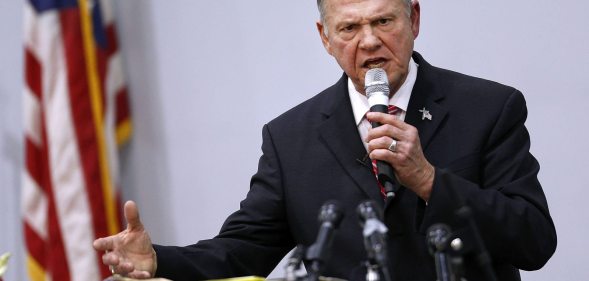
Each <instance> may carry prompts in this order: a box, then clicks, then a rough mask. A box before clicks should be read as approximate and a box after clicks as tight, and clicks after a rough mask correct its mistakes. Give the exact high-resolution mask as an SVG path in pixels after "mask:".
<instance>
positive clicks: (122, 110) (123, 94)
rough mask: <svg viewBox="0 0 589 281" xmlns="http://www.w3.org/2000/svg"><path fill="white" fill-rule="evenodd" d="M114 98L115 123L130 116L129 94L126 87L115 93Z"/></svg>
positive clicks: (119, 122)
mask: <svg viewBox="0 0 589 281" xmlns="http://www.w3.org/2000/svg"><path fill="white" fill-rule="evenodd" d="M115 98H116V117H115V118H116V124H117V125H118V124H121V123H122V122H123V121H125V120H128V119H130V118H131V110H130V106H131V105H130V104H129V96H128V93H127V88H126V87H123V88H121V89H120V90H119V91H118V92H117V93H116V95H115Z"/></svg>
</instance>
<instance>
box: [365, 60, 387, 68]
mask: <svg viewBox="0 0 589 281" xmlns="http://www.w3.org/2000/svg"><path fill="white" fill-rule="evenodd" d="M383 65H384V61H374V62H368V63H366V67H368V68H378V67H381V66H383Z"/></svg>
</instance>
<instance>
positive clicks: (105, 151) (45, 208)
mask: <svg viewBox="0 0 589 281" xmlns="http://www.w3.org/2000/svg"><path fill="white" fill-rule="evenodd" d="M111 5H112V3H111V2H110V1H109V0H95V1H94V0H79V1H77V0H25V5H24V6H25V8H24V9H25V13H24V14H25V16H24V20H25V23H24V26H25V30H24V36H25V46H24V47H25V52H24V53H25V86H24V112H25V118H24V120H25V124H24V130H25V132H24V133H25V169H24V173H23V187H22V208H23V220H24V235H25V242H26V247H27V258H26V264H27V270H28V274H29V277H30V280H33V281H38V280H55V281H57V280H59V281H68V280H83V281H92V280H102V279H104V278H106V277H107V276H108V275H109V271H108V268H106V267H105V266H102V265H101V254H102V253H98V252H96V251H94V249H93V248H92V241H93V240H94V239H95V238H97V237H104V236H107V235H111V234H114V233H117V232H119V231H120V229H121V219H120V213H119V211H120V198H119V192H118V188H117V187H118V185H119V173H118V166H119V165H118V148H119V147H120V146H121V145H122V144H123V143H125V142H126V141H127V140H128V139H129V137H130V134H131V120H130V114H129V103H128V99H127V87H126V84H125V81H124V79H123V69H122V66H121V55H120V52H119V51H118V46H117V36H116V34H115V28H114V22H113V12H112V6H111Z"/></svg>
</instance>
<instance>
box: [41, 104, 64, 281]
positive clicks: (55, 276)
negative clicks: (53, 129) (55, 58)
mask: <svg viewBox="0 0 589 281" xmlns="http://www.w3.org/2000/svg"><path fill="white" fill-rule="evenodd" d="M41 99H43V96H41ZM45 119H46V118H45V115H44V112H43V111H42V113H41V136H42V140H43V143H48V142H47V129H46V127H45ZM41 161H42V163H43V164H42V165H41V166H42V167H43V169H42V171H41V174H42V176H41V178H42V180H41V182H40V185H41V187H42V189H43V190H45V191H46V194H47V203H48V210H47V234H48V238H49V239H48V241H47V243H48V244H46V245H45V251H46V253H47V255H46V260H45V264H46V266H47V267H46V268H47V271H48V272H49V274H50V275H51V278H52V280H63V281H69V280H70V275H69V266H68V263H67V262H66V261H67V259H66V254H65V248H64V244H63V236H62V235H61V228H60V224H59V217H58V215H57V207H56V203H55V196H54V193H53V184H52V182H51V176H50V175H51V173H50V171H51V166H50V163H49V148H48V147H47V146H44V147H43V149H41Z"/></svg>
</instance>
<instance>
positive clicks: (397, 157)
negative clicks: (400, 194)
mask: <svg viewBox="0 0 589 281" xmlns="http://www.w3.org/2000/svg"><path fill="white" fill-rule="evenodd" d="M366 117H367V118H368V121H370V122H379V123H381V124H382V125H381V126H380V127H377V128H374V129H370V131H369V132H368V137H367V138H366V140H365V141H366V142H367V143H368V152H369V153H370V159H376V160H381V161H386V162H388V163H389V164H391V166H393V168H394V170H395V176H396V177H397V180H398V181H399V183H401V184H402V185H403V186H406V187H407V188H409V189H411V190H412V191H413V192H415V193H416V194H417V196H419V197H421V198H422V199H423V200H425V201H426V202H427V201H429V196H430V194H431V191H432V186H433V181H434V173H435V169H434V167H433V166H432V165H431V164H430V163H429V162H428V161H427V159H425V156H424V155H423V151H422V149H421V143H420V142H419V135H418V132H417V129H415V127H413V126H411V125H409V124H407V123H405V122H403V121H401V120H398V119H397V118H396V117H395V116H394V115H389V114H384V113H378V112H368V113H367V114H366ZM393 139H395V140H396V141H397V145H396V148H395V151H394V152H392V151H390V150H389V149H388V148H389V146H390V145H391V142H392V141H393Z"/></svg>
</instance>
